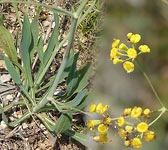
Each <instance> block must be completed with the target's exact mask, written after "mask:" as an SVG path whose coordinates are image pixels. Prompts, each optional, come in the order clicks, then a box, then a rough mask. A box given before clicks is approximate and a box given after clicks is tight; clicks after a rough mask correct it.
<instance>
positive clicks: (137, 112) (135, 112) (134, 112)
mask: <svg viewBox="0 0 168 150" xmlns="http://www.w3.org/2000/svg"><path fill="white" fill-rule="evenodd" d="M141 113H142V108H141V107H134V108H133V109H132V111H131V117H132V118H138V117H139V116H141Z"/></svg>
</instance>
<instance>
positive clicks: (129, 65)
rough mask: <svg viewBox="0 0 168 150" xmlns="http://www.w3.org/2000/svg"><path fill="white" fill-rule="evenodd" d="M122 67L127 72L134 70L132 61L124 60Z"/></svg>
mask: <svg viewBox="0 0 168 150" xmlns="http://www.w3.org/2000/svg"><path fill="white" fill-rule="evenodd" d="M123 68H124V69H125V70H126V71H127V73H130V72H133V71H134V64H133V63H132V62H129V61H126V62H124V63H123Z"/></svg>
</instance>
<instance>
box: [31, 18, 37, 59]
mask: <svg viewBox="0 0 168 150" xmlns="http://www.w3.org/2000/svg"><path fill="white" fill-rule="evenodd" d="M30 28H31V32H32V44H31V46H32V47H31V48H30V50H31V51H30V57H31V61H32V60H33V56H34V51H35V49H36V46H37V43H38V35H39V24H38V18H37V16H35V17H34V19H33V21H32V23H31V25H30Z"/></svg>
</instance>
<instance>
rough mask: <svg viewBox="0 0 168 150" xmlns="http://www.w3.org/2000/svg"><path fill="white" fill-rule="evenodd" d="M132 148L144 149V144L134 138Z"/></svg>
mask: <svg viewBox="0 0 168 150" xmlns="http://www.w3.org/2000/svg"><path fill="white" fill-rule="evenodd" d="M131 146H132V147H135V148H141V147H142V142H141V140H140V139H139V138H133V139H132V141H131Z"/></svg>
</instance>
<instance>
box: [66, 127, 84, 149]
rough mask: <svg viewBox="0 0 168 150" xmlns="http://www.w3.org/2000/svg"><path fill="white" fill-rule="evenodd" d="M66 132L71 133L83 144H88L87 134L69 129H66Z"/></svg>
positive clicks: (71, 135) (70, 134)
mask: <svg viewBox="0 0 168 150" xmlns="http://www.w3.org/2000/svg"><path fill="white" fill-rule="evenodd" d="M65 134H67V135H69V136H70V137H72V138H73V139H75V140H77V141H78V142H80V143H81V144H83V145H84V146H87V144H86V136H87V135H86V134H81V133H78V132H75V131H72V130H67V131H65Z"/></svg>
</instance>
